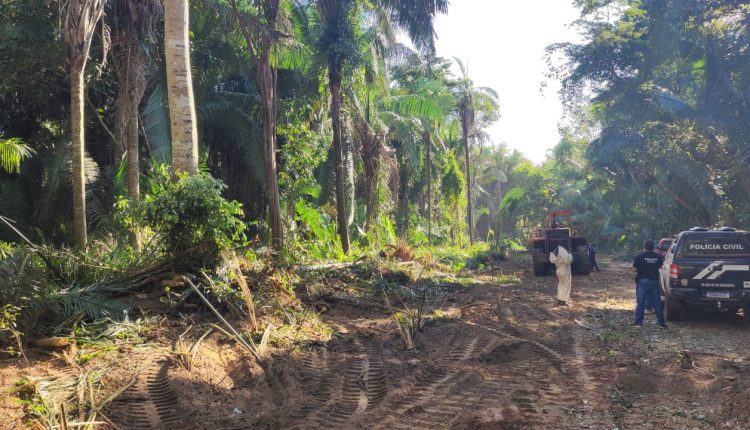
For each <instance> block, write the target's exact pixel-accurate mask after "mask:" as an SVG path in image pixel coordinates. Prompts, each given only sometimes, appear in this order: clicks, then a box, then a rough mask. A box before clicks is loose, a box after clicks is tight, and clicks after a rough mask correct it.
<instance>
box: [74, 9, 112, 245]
mask: <svg viewBox="0 0 750 430" xmlns="http://www.w3.org/2000/svg"><path fill="white" fill-rule="evenodd" d="M65 5H66V9H65V28H64V38H65V44H66V46H67V48H68V58H69V59H70V135H71V136H70V137H71V150H72V152H73V154H72V166H71V167H72V172H71V173H72V181H73V240H74V243H75V244H76V246H78V247H79V248H82V249H83V248H85V247H86V243H87V242H88V235H87V232H86V175H85V170H84V167H85V166H84V155H85V152H86V148H85V143H86V136H85V124H84V118H85V117H84V104H83V99H84V91H85V90H86V86H85V78H84V71H85V69H86V62H87V61H88V57H89V50H90V49H91V39H92V38H93V36H94V31H95V30H96V26H97V24H98V23H99V20H100V19H101V17H102V15H103V13H104V1H103V0H69V1H68V2H66V3H65Z"/></svg>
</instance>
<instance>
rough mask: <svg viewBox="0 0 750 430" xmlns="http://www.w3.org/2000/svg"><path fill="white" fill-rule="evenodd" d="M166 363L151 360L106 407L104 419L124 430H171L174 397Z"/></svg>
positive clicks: (173, 424)
mask: <svg viewBox="0 0 750 430" xmlns="http://www.w3.org/2000/svg"><path fill="white" fill-rule="evenodd" d="M169 367H170V366H169V363H167V362H166V361H163V360H158V359H154V360H152V361H151V362H150V363H149V364H148V365H147V366H146V368H145V369H144V370H143V371H141V373H140V374H139V375H138V379H137V381H136V383H135V384H134V385H133V386H132V387H130V388H129V389H128V390H126V391H125V392H124V393H123V394H122V395H121V396H120V397H119V398H118V399H116V400H115V401H114V402H112V404H111V405H110V406H109V407H108V408H107V410H108V412H109V413H108V414H107V415H108V416H109V417H110V419H111V420H112V421H113V422H114V423H115V424H116V425H117V426H118V427H120V428H122V429H128V430H167V429H169V430H172V429H173V428H174V427H175V426H176V425H178V424H179V423H180V421H179V420H178V419H177V414H176V410H177V398H176V397H175V394H174V391H172V387H171V385H170V383H169Z"/></svg>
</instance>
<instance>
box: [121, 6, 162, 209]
mask: <svg viewBox="0 0 750 430" xmlns="http://www.w3.org/2000/svg"><path fill="white" fill-rule="evenodd" d="M114 11H115V13H114V15H115V16H114V23H113V25H112V27H113V36H112V50H111V51H110V52H111V53H112V58H113V62H112V63H113V65H114V69H115V73H116V74H117V79H118V94H117V111H116V120H115V123H116V127H115V135H116V139H117V140H116V142H115V149H116V151H115V161H116V162H118V163H119V162H120V159H121V157H122V155H123V154H124V153H127V157H128V158H127V182H128V195H129V196H130V198H131V199H137V198H138V195H139V194H140V186H139V185H140V168H139V164H140V162H139V146H138V106H139V105H140V103H141V100H143V96H144V94H145V92H146V83H147V75H148V67H147V56H146V50H145V48H144V46H143V45H144V43H145V42H146V39H147V38H153V37H154V35H155V34H154V33H155V28H154V27H155V24H156V20H157V19H158V18H159V17H160V16H161V14H162V6H161V2H160V1H158V0H117V1H116V3H115V4H114Z"/></svg>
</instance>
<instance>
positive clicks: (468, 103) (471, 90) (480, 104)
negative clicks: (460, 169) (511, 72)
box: [455, 58, 499, 243]
mask: <svg viewBox="0 0 750 430" xmlns="http://www.w3.org/2000/svg"><path fill="white" fill-rule="evenodd" d="M455 60H456V63H457V64H458V67H459V69H460V71H461V76H460V77H459V80H458V82H457V85H456V87H455V92H456V99H457V101H458V116H459V118H460V120H461V140H462V141H463V144H464V157H465V161H466V199H467V217H466V221H467V224H468V230H469V242H471V243H474V203H473V199H472V187H473V184H472V180H471V151H470V148H469V139H473V138H475V137H476V135H475V131H476V130H475V122H476V119H477V116H481V118H480V119H479V122H480V123H491V122H494V121H495V120H497V118H498V108H499V105H498V96H497V93H496V92H495V90H493V89H491V88H487V87H475V86H474V82H473V81H472V80H471V79H470V78H469V70H468V68H467V67H466V66H464V64H463V62H461V60H459V59H458V58H456V59H455Z"/></svg>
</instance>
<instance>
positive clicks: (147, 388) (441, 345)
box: [0, 260, 750, 430]
mask: <svg viewBox="0 0 750 430" xmlns="http://www.w3.org/2000/svg"><path fill="white" fill-rule="evenodd" d="M527 266H528V265H527V264H526V263H524V262H523V261H512V262H503V263H498V264H497V265H494V266H493V267H490V268H488V269H487V270H485V271H483V272H481V273H469V274H467V275H469V276H471V277H473V278H474V279H475V280H476V281H477V283H476V284H474V285H471V286H468V287H466V288H464V289H462V290H461V291H453V292H451V293H450V294H449V295H448V296H446V298H445V299H444V301H443V302H441V304H442V310H443V311H444V313H443V314H442V315H443V317H441V318H436V319H433V320H431V321H430V322H429V323H428V324H427V325H426V326H425V328H424V329H423V331H422V332H420V333H419V334H418V336H417V338H416V348H415V349H414V350H412V351H406V350H405V349H404V347H403V343H402V341H401V339H400V338H399V337H398V336H397V335H396V334H395V331H394V328H395V326H394V324H393V321H392V319H391V318H390V317H389V316H388V315H387V314H385V313H383V312H382V311H374V310H366V309H362V308H356V307H352V306H350V305H347V304H342V303H329V304H327V309H328V310H327V312H326V313H325V314H324V315H323V317H324V319H325V320H326V321H327V322H328V323H329V324H331V325H332V326H333V327H334V328H335V330H336V332H337V335H336V336H334V337H333V338H332V340H331V341H330V342H328V343H326V344H320V345H311V346H309V347H306V348H304V349H302V350H296V351H294V352H292V351H288V350H283V349H282V350H276V351H274V352H273V354H272V356H271V357H269V358H267V359H266V360H264V361H262V362H258V361H256V360H255V359H254V358H253V357H252V356H251V355H249V354H247V353H245V352H243V350H242V349H240V348H239V347H238V346H237V345H236V344H235V343H234V342H231V341H229V340H227V339H226V337H225V336H223V335H221V334H220V333H212V334H210V335H208V336H207V337H206V338H205V341H204V342H203V343H202V344H201V347H200V349H199V351H198V354H197V355H196V356H195V360H194V361H193V362H192V365H191V366H185V365H179V364H176V363H177V362H179V354H177V355H176V354H174V353H168V352H165V351H169V350H170V348H171V349H172V350H174V348H173V345H172V344H165V345H163V346H162V348H152V350H150V351H149V352H148V353H144V352H143V351H142V350H139V351H138V352H137V353H136V352H135V351H133V352H132V353H128V352H127V351H126V352H125V353H126V355H125V356H126V357H130V358H129V359H128V360H126V361H128V364H127V365H125V364H122V365H121V366H120V372H121V373H122V375H124V376H120V377H119V379H118V381H123V380H127V379H128V378H127V374H128V373H127V372H128V369H131V370H132V369H133V368H134V367H136V366H140V368H141V369H145V370H142V371H141V374H140V376H139V377H138V381H137V382H136V383H135V384H133V386H132V387H131V388H130V389H129V390H128V391H126V393H125V394H123V395H122V396H120V397H119V398H118V399H117V400H116V401H115V402H114V403H113V404H112V405H111V406H110V407H108V408H107V410H106V411H105V416H106V417H107V418H108V419H109V420H110V421H111V422H112V424H111V427H115V426H117V427H119V428H122V429H152V428H170V429H171V428H174V427H175V425H179V427H180V428H181V429H185V430H188V429H226V430H228V429H248V428H298V429H305V428H311V429H312V428H342V429H353V428H382V429H392V428H393V429H400V428H403V429H434V428H451V429H529V428H538V429H580V428H587V429H616V428H617V429H714V428H728V429H741V428H750V397H748V396H747V395H746V392H747V389H748V385H749V384H748V382H747V380H746V379H745V376H750V342H748V341H750V330H748V329H747V328H745V327H744V326H743V325H742V322H741V318H739V317H738V316H731V315H719V314H713V315H703V316H700V317H697V318H695V319H691V320H688V321H686V322H679V323H673V324H671V325H670V327H669V329H668V330H662V329H660V328H659V327H657V326H656V323H655V321H654V319H655V318H654V316H653V315H647V321H646V325H645V326H644V327H642V328H632V327H630V323H631V321H632V318H633V308H634V287H633V281H632V273H631V270H630V268H629V267H628V265H627V264H624V263H614V262H611V261H606V260H605V261H604V262H603V263H602V264H601V266H602V268H603V269H604V271H603V272H601V273H594V274H592V275H591V276H590V277H576V278H574V281H573V303H572V304H571V306H569V307H565V308H557V307H553V306H552V305H553V303H554V302H555V300H554V298H555V281H554V279H552V278H534V277H533V276H532V275H531V274H530V272H529V271H528V270H527V269H526V267H527ZM511 272H513V273H516V274H517V275H518V276H520V277H521V278H522V282H521V283H519V284H513V285H499V284H497V283H496V282H495V280H497V279H498V277H499V275H500V273H504V274H508V273H511ZM186 324H187V323H186ZM181 332H184V330H182V327H175V329H174V330H172V331H171V332H170V333H173V334H172V336H173V337H174V339H175V340H176V338H177V336H178V335H179V334H180V333H181ZM192 335H193V336H194V338H192V339H190V340H189V342H188V343H189V344H193V343H194V342H195V340H197V338H198V337H200V336H201V335H202V333H198V332H197V331H196V332H195V333H193V334H192ZM188 337H189V336H188ZM165 341H166V339H165ZM128 354H130V355H128ZM60 366H61V364H60V360H59V359H58V360H57V361H55V359H47V358H44V357H43V356H38V355H37V356H33V352H32V365H31V367H28V368H27V367H25V366H24V365H23V364H22V363H19V362H10V361H4V362H0V385H1V386H3V387H4V388H3V389H7V388H5V387H9V386H11V385H12V384H13V383H14V381H17V380H18V379H19V377H20V376H23V375H38V376H45V375H53V374H54V373H55V372H64V371H65V369H64V364H63V365H62V367H63V369H62V370H61V369H60ZM68 371H69V370H68ZM112 378H115V379H117V378H116V377H115V376H114V375H113V376H112ZM110 385H111V386H118V384H115V383H114V382H113V383H112V384H110ZM22 412H23V411H22V408H21V406H20V405H19V404H18V402H17V401H15V400H13V399H12V396H8V397H5V398H2V399H0V420H2V421H0V422H2V425H0V428H2V429H5V428H7V429H10V428H18V427H20V426H21V425H22V419H23V418H22Z"/></svg>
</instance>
